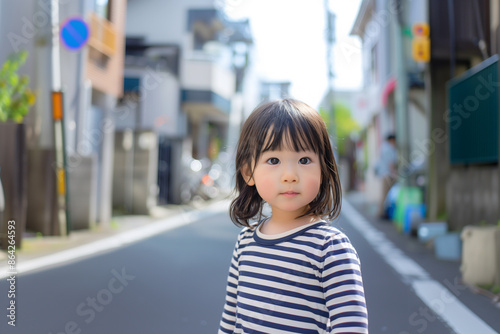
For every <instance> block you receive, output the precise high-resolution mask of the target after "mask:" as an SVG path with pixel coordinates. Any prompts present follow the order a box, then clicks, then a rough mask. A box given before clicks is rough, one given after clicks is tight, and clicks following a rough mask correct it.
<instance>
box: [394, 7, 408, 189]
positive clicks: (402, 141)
mask: <svg viewBox="0 0 500 334" xmlns="http://www.w3.org/2000/svg"><path fill="white" fill-rule="evenodd" d="M403 1H404V0H396V4H397V7H396V17H395V20H393V22H394V29H393V30H394V47H395V54H396V82H397V85H396V90H395V92H394V94H395V102H396V141H397V145H398V151H399V162H400V163H399V171H398V174H399V182H400V184H401V186H406V185H408V178H407V175H406V170H405V168H406V167H409V166H406V164H409V163H410V147H409V126H408V74H407V70H406V52H405V46H404V40H403V30H404V19H403V16H404V6H403Z"/></svg>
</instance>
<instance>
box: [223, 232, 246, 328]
mask: <svg viewBox="0 0 500 334" xmlns="http://www.w3.org/2000/svg"><path fill="white" fill-rule="evenodd" d="M240 238H241V234H240V236H239V237H238V241H237V242H236V246H235V247H234V251H233V257H232V259H231V266H230V267H229V275H228V279H227V291H226V303H225V305H224V311H223V313H222V319H221V321H220V326H219V334H222V333H230V334H231V333H233V331H234V327H235V322H236V294H237V290H238V249H239V243H240Z"/></svg>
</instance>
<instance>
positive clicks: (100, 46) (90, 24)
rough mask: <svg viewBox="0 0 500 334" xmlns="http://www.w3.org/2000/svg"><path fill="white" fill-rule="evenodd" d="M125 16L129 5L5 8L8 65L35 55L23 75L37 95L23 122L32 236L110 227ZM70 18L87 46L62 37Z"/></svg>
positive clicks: (109, 1)
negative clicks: (11, 58)
mask: <svg viewBox="0 0 500 334" xmlns="http://www.w3.org/2000/svg"><path fill="white" fill-rule="evenodd" d="M125 12H126V0H99V1H97V0H79V1H39V0H31V1H23V2H22V3H21V2H15V3H14V2H12V3H11V2H9V3H8V4H7V3H6V2H2V4H1V7H0V16H1V19H0V22H1V30H2V34H1V36H2V46H3V48H2V50H1V51H0V56H1V59H2V60H4V59H5V58H6V56H7V54H9V53H10V52H13V51H19V50H27V51H28V54H29V56H28V60H27V63H26V65H25V67H24V68H23V71H25V73H26V74H28V75H29V76H30V78H31V84H30V85H31V86H32V88H33V90H34V91H35V95H36V104H35V105H34V107H33V108H32V110H31V112H30V113H29V114H28V115H27V116H26V118H25V119H24V122H23V123H24V124H25V126H26V148H27V154H26V159H27V176H26V179H27V181H26V190H27V191H26V196H27V209H26V215H27V220H26V229H28V230H29V231H32V232H40V233H42V234H43V235H65V234H68V233H70V231H71V230H73V229H79V228H89V227H90V226H92V225H94V224H96V223H100V224H107V223H109V221H110V218H111V172H112V158H111V157H112V154H111V153H112V147H113V128H114V123H113V120H112V118H111V117H110V116H111V112H112V111H113V110H114V107H115V104H116V100H117V99H118V98H119V97H120V96H121V94H122V90H123V58H124V56H123V55H124V27H125V16H126V14H125ZM70 19H76V20H81V21H82V22H84V24H83V26H85V27H86V29H85V31H83V30H82V31H80V30H78V32H77V35H73V37H78V39H79V42H80V43H81V44H82V45H81V47H80V48H77V47H70V46H69V44H68V43H67V40H66V37H65V35H64V34H60V31H61V29H64V28H65V27H67V26H66V24H68V22H69V20H70ZM81 26H82V25H81ZM58 101H61V102H62V103H61V104H60V105H59V104H58ZM54 108H57V110H58V111H61V113H60V115H61V116H62V118H60V119H59V118H56V117H54V114H53V111H54V110H55V109H54ZM58 117H59V116H58ZM21 226H22V225H21ZM20 233H22V231H20Z"/></svg>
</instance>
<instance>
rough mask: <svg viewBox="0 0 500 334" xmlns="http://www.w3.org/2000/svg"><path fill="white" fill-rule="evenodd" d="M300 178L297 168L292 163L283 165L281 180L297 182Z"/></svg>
mask: <svg viewBox="0 0 500 334" xmlns="http://www.w3.org/2000/svg"><path fill="white" fill-rule="evenodd" d="M298 180H299V178H298V176H297V173H296V171H295V168H293V166H291V165H290V164H286V165H285V166H283V174H282V175H281V182H297V181H298Z"/></svg>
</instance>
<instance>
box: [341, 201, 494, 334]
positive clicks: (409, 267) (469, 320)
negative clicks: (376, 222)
mask: <svg viewBox="0 0 500 334" xmlns="http://www.w3.org/2000/svg"><path fill="white" fill-rule="evenodd" d="M342 214H343V215H344V217H346V218H347V219H348V220H349V222H350V223H351V225H352V226H353V227H354V228H356V229H357V230H358V231H359V232H360V234H361V235H362V236H363V237H364V238H365V239H366V241H368V243H369V244H370V245H371V246H372V247H373V249H374V250H375V251H376V252H377V253H379V254H380V255H381V256H382V258H383V259H384V260H385V261H386V262H387V263H388V264H389V265H390V266H391V267H392V268H394V270H396V272H398V273H399V274H400V275H401V276H402V280H403V282H405V283H409V284H410V286H411V287H412V288H413V290H414V291H415V294H416V295H417V296H418V297H419V298H420V299H421V300H422V301H423V302H424V303H425V304H426V305H427V306H428V307H429V308H430V309H432V310H433V311H434V312H435V313H436V314H437V315H439V316H440V317H441V319H442V320H443V321H444V322H446V323H447V324H448V326H449V327H450V328H452V329H453V330H454V331H455V332H456V333H457V334H470V333H481V334H498V333H497V332H496V331H495V330H493V329H492V328H491V327H490V326H488V324H486V323H485V322H484V321H483V320H482V319H481V318H479V317H478V316H477V315H476V314H475V313H474V312H472V311H471V310H469V309H468V308H467V307H466V306H465V305H464V304H463V303H462V302H460V300H458V299H457V298H456V297H455V296H454V295H453V294H452V293H451V292H450V291H449V290H448V289H446V288H445V287H444V286H443V285H442V284H440V283H439V282H437V281H435V280H433V279H432V278H430V275H429V273H427V271H425V269H424V268H422V267H421V266H420V265H419V264H418V263H416V262H415V261H413V260H412V259H410V258H409V257H408V256H406V255H405V254H404V253H403V252H402V251H401V250H400V249H398V248H397V247H396V246H395V245H394V244H393V243H392V242H390V241H389V240H388V239H387V238H386V237H385V236H384V234H383V233H382V232H380V231H379V230H377V229H376V228H375V227H373V225H371V224H370V223H369V222H368V221H367V220H366V219H365V217H363V216H362V215H361V214H360V213H359V212H358V211H356V209H354V208H353V207H352V206H351V205H350V204H349V202H347V201H343V202H342Z"/></svg>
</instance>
